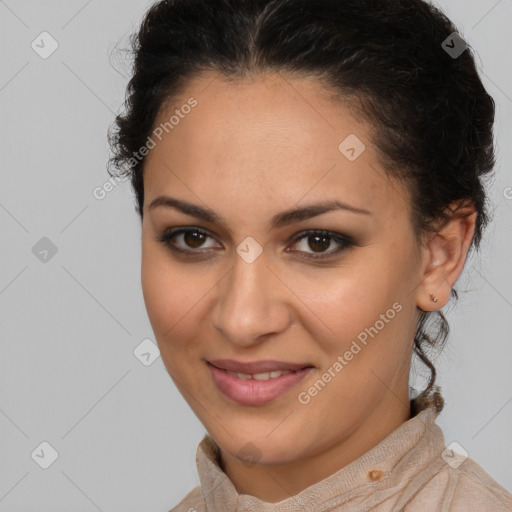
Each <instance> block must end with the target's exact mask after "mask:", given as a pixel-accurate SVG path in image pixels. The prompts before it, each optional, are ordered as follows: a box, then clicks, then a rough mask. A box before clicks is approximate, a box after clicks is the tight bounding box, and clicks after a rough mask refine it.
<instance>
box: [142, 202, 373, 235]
mask: <svg viewBox="0 0 512 512" xmlns="http://www.w3.org/2000/svg"><path fill="white" fill-rule="evenodd" d="M159 206H163V207H166V208H173V209H175V210H179V211H180V212H182V213H185V214H186V215H190V216H192V217H196V218H198V219H202V220H204V221H206V222H211V223H215V222H218V223H220V224H224V225H225V226H226V225H227V223H226V221H225V220H224V219H223V218H222V217H221V216H219V215H218V214H217V213H215V212H214V211H213V210H211V209H210V208H207V207H202V206H198V205H196V204H192V203H189V202H187V201H183V200H181V199H176V198H174V197H169V196H158V197H157V198H155V199H153V201H151V204H150V205H149V207H148V211H151V210H154V209H155V208H157V207H159ZM334 210H345V211H349V212H352V213H359V214H364V215H372V212H370V211H369V210H365V209H363V208H356V207H355V206H352V205H349V204H347V203H344V202H342V201H338V200H334V201H325V202H321V203H315V204H311V205H307V206H304V207H302V208H292V209H289V210H285V211H283V212H280V213H278V214H276V215H274V216H273V217H272V219H271V221H270V226H271V228H272V229H277V228H280V227H283V226H287V225H289V224H293V223H294V222H300V221H302V220H306V219H310V218H313V217H316V216H318V215H322V214H323V213H327V212H330V211H334Z"/></svg>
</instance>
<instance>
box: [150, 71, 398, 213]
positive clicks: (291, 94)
mask: <svg viewBox="0 0 512 512" xmlns="http://www.w3.org/2000/svg"><path fill="white" fill-rule="evenodd" d="M190 98H192V99H193V100H194V101H195V102H196V103H195V106H194V107H192V108H188V107H186V108H184V106H186V105H188V104H194V103H191V102H190ZM187 102H188V103H187ZM171 118H172V119H173V122H172V127H171V126H170V125H169V120H170V119H171ZM165 123H167V130H163V131H162V130H160V131H161V132H162V133H161V134H160V138H161V140H159V139H158V138H155V137H153V139H154V140H155V142H156V145H155V147H154V148H153V149H151V151H150V153H149V155H148V156H147V158H146V164H145V177H144V181H145V193H146V197H145V203H146V205H147V203H148V201H149V200H150V198H151V197H155V196H156V195H160V194H163V193H166V192H168V193H171V192H172V191H175V190H176V188H177V187H178V188H180V189H182V188H183V185H186V188H187V189H188V192H187V195H189V197H191V196H190V191H193V192H194V195H196V196H198V197H199V198H204V200H205V202H207V203H212V201H211V199H214V198H213V197H212V194H214V195H215V202H214V204H221V205H223V204H225V202H224V201H228V200H230V197H231V198H233V196H234V195H237V196H240V195H242V196H243V197H245V198H246V201H247V202H251V204H257V205H258V208H259V209H258V211H261V207H265V205H267V206H268V203H269V202H276V203H277V204H280V205H281V207H282V208H285V207H288V206H291V205H294V204H296V203H297V201H299V200H301V199H302V200H303V201H304V202H306V201H308V202H311V201H317V200H325V199H326V194H328V195H329V197H328V198H327V199H335V198H339V199H342V200H344V201H346V202H349V203H351V204H352V205H354V206H356V207H368V205H369V204H371V206H372V208H373V209H374V210H381V211H382V210H387V211H389V212H390V214H393V215H397V214H399V213H403V211H404V210H406V209H407V208H408V204H407V191H406V190H405V188H404V187H403V186H401V184H399V183H397V182H395V181H394V180H393V181H392V180H391V179H390V178H389V177H388V176H387V175H386V173H385V171H384V168H383V166H382V165H381V163H380V159H379V153H378V151H377V149H376V148H375V147H374V145H373V143H372V140H371V137H370V135H371V131H372V129H373V127H372V126H371V125H369V124H367V123H366V122H364V121H363V120H362V119H356V117H355V115H354V114H353V111H352V110H351V109H349V108H348V106H347V105H345V104H343V103H341V102H340V101H335V100H333V99H332V97H331V94H330V93H329V92H328V91H327V90H326V89H324V88H323V87H322V86H321V85H319V84H318V82H315V81H314V80H313V79H310V78H302V79H298V78H291V77H286V76H283V75H280V74H267V75H258V76H255V77H252V78H248V79H243V80H232V81H226V79H224V78H222V77H220V75H218V74H215V73H213V72H207V73H204V74H202V75H200V76H198V77H196V78H194V79H193V80H191V81H190V82H189V83H188V84H187V87H186V88H185V89H184V91H183V92H182V94H181V95H180V96H179V97H178V98H174V99H173V103H172V106H168V107H166V108H165V109H162V110H161V112H160V113H159V116H158V118H157V120H156V122H155V127H158V126H161V127H162V126H165ZM354 156H355V157H357V158H355V159H354ZM348 157H350V158H348ZM180 182H181V183H180ZM174 195H175V194H174ZM206 199H208V200H209V201H206ZM231 200H232V199H231ZM260 203H261V204H260ZM267 209H268V208H267Z"/></svg>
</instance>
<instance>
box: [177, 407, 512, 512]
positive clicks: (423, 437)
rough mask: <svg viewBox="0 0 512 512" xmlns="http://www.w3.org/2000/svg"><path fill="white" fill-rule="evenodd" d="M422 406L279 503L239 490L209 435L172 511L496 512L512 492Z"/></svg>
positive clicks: (511, 502) (510, 502)
mask: <svg viewBox="0 0 512 512" xmlns="http://www.w3.org/2000/svg"><path fill="white" fill-rule="evenodd" d="M436 417H437V411H436V409H435V408H434V407H433V405H429V406H427V407H426V408H425V409H423V410H422V411H421V412H419V413H418V414H417V415H416V416H414V417H413V418H411V419H410V420H408V421H406V422H405V423H403V424H402V425H400V427H398V428H397V429H396V430H395V431H393V432H391V434H389V435H388V436H387V437H386V438H385V439H383V440H382V441H381V442H380V443H378V444H377V445H376V446H374V447H373V448H372V449H371V450H369V451H368V452H366V453H364V454H363V455H361V456H360V457H359V458H358V459H356V460H354V461H353V462H351V463H350V464H348V465H347V466H345V467H343V468H342V469H340V470H339V471H337V472H336V473H334V474H332V475H330V476H329V477H327V478H325V479H324V480H322V481H320V482H317V483H316V484H313V485H311V486H309V487H308V488H306V489H304V490H303V491H302V492H300V493H299V494H296V495H295V496H291V497H290V498H287V499H284V500H282V501H280V502H278V503H267V502H263V501H261V500H259V499H258V498H255V497H254V496H250V495H247V494H239V493H238V492H237V490H236V489H235V487H234V485H233V484H232V482H231V480H230V479H229V478H228V476H227V475H226V474H225V473H224V472H223V471H222V469H221V467H220V465H219V459H218V447H217V446H216V444H215V442H214V441H213V439H212V438H211V437H210V436H209V435H208V434H207V435H205V437H204V438H203V440H202V441H201V442H200V444H199V446H198V448H197V455H196V464H197V470H198V474H199V479H200V482H201V486H200V487H196V488H195V489H193V490H192V491H191V492H190V493H189V494H188V495H187V496H186V497H185V498H184V499H183V500H182V501H181V502H180V503H179V504H178V505H177V506H176V507H174V508H173V509H172V510H171V511H170V512H297V511H310V512H335V511H340V512H341V511H343V512H356V511H357V512H362V511H368V510H372V511H379V512H399V511H406V512H413V511H414V512H434V511H435V512H447V511H450V512H467V511H475V512H491V511H492V512H501V511H508V512H510V511H512V495H511V494H510V493H509V492H508V491H507V490H506V489H504V488H503V487H502V486H501V485H499V484H498V483H497V482H495V481H494V480H493V479H492V478H491V477H490V476H489V475H488V474H487V473H486V472H485V471H484V470H483V469H482V468H481V467H480V466H479V465H478V464H477V463H476V462H474V461H473V460H471V459H470V458H464V457H463V456H459V455H457V453H455V452H453V451H451V450H448V449H447V448H446V446H445V441H444V435H443V432H442V430H441V429H440V428H439V426H438V425H437V424H436V423H435V419H436Z"/></svg>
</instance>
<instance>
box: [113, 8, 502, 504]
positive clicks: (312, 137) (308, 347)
mask: <svg viewBox="0 0 512 512" xmlns="http://www.w3.org/2000/svg"><path fill="white" fill-rule="evenodd" d="M133 43H134V50H135V66H134V74H133V77H132V79H131V81H130V83H129V86H128V97H127V102H126V112H125V113H124V114H123V115H120V116H118V118H117V125H116V131H115V133H111V143H112V147H113V148H114V156H113V158H112V162H111V163H113V164H114V165H115V166H116V167H117V168H119V169H122V171H121V173H123V174H125V175H127V176H129V177H130V178H131V180H132V185H133V189H134V191H135V194H136V198H137V207H138V212H139V214H140V217H141V221H142V288H143V293H144V300H145V304H146V307H147V311H148V316H149V319H150V322H151V325H152V328H153V330H154V334H155V337H156V340H157V342H158V345H159V349H160V353H161V356H162V359H163V362H164V364H165V366H166V368H167V370H168V372H169V375H170V376H171V378H172V379H173V381H174V382H175V384H176V386H177V387H178V389H179V390H180V392H181V393H182V394H183V396H184V398H185V399H186V400H187V402H188V403H189V405H190V407H191V408H192V410H193V411H194V412H195V414H196V415H197V417H198V418H199V419H200V421H201V422H202V423H203V425H204V426H205V428H206V430H207V432H208V434H207V435H206V436H205V437H204V439H203V440H202V442H201V443H200V445H199V447H198V451H197V464H198V471H199V476H200V481H201V487H198V488H196V489H194V490H192V491H191V492H190V493H189V494H188V495H187V496H186V497H185V498H184V499H183V501H182V502H181V503H180V504H179V505H178V506H176V507H175V508H173V509H172V510H173V511H175V512H182V511H194V510H197V511H206V510H207V511H209V512H220V511H227V512H232V511H242V510H243V511H249V510H250V511H269V512H270V511H274V512H278V511H279V512H281V511H283V512H284V511H292V510H314V511H316V512H318V511H337V510H343V511H356V510H358V511H360V510H381V511H388V510H389V511H391V510H393V511H395V510H407V511H422V512H424V511H426V510H429V511H430V510H436V511H439V510H443V511H444V510H451V511H455V510H479V511H483V510H489V511H490V510H492V511H498V510H511V509H512V499H511V495H510V494H509V493H508V492H507V491H506V490H505V489H504V488H503V487H501V486H500V485H499V484H498V483H497V482H495V481H494V480H493V479H492V478H491V477H490V476H489V475H488V474H487V473H486V472H485V471H484V470H483V469H482V468H481V467H480V466H479V465H477V464H476V463H475V462H473V461H472V460H471V459H470V458H467V457H466V456H465V454H464V453H463V451H462V453H460V454H458V453H457V449H455V448H457V447H454V446H448V447H446V446H445V441H444V437H443V434H442V431H441V430H440V428H439V427H438V426H437V425H436V423H435V419H436V416H437V415H438V414H439V412H440V411H441V409H442V408H443V398H442V396H441V393H440V390H439V388H438V387H436V386H435V376H436V373H435V368H434V366H433V365H432V363H431V362H430V360H429V357H428V355H429V349H430V348H432V347H434V346H440V345H442V343H443V341H444V339H445V338H446V336H447V333H448V325H447V322H446V320H445V318H444V316H443V314H442V313H441V311H440V309H441V308H442V307H443V306H445V305H446V304H447V303H448V301H449V300H450V298H451V297H452V296H454V297H455V298H457V294H456V292H455V290H454V289H453V286H454V284H455V282H456V281H457V279H458V277H459V275H460V274H461V272H462V270H463V267H464V263H465V261H466V258H467V255H468V253H469V251H470V250H471V249H473V248H474V247H476V248H478V246H479V243H480V240H481V237H482V232H483V229H484V227H485V226H486V224H487V223H488V220H489V219H488V213H487V210H486V194H485V190H484V186H483V178H484V177H485V176H486V175H487V174H489V173H490V172H491V171H492V169H493V166H494V148H493V136H492V127H493V122H494V102H493V100H492V98H491V97H490V96H489V95H488V94H487V92H486V91H485V89H484V87H483V85H482V83H481V81H480V79H479V77H478V74H477V72H476V69H475V63H474V59H473V54H472V52H471V50H470V49H469V48H468V47H467V45H466V44H465V42H464V41H463V39H462V38H461V37H460V36H458V35H457V33H456V29H455V27H454V25H453V24H452V23H451V22H450V21H449V20H448V19H447V18H446V17H445V16H444V15H443V14H442V13H441V12H440V11H439V10H437V9H436V8H434V7H432V6H431V5H429V4H427V3H426V2H423V1H421V0H386V1H379V2H375V1H370V0H321V1H319V0H316V1H314V0H273V1H270V0H194V1H192V0H175V1H162V2H158V3H156V4H155V5H154V6H152V7H151V8H150V9H149V11H148V12H147V14H146V16H145V19H144V21H143V23H142V26H141V28H140V31H139V33H138V37H136V38H134V40H133ZM435 315H437V316H438V331H437V333H432V332H429V330H428V329H427V320H432V317H434V316H435ZM414 354H416V355H417V356H419V358H420V359H421V361H423V363H425V364H426V365H427V367H428V368H429V370H430V372H431V375H430V380H429V382H428V383H427V385H426V387H425V389H424V390H423V391H422V392H421V393H419V394H418V395H417V396H416V395H414V394H412V393H411V392H410V388H409V373H410V368H411V358H412V356H413V355H414ZM459 451H461V450H460V447H459Z"/></svg>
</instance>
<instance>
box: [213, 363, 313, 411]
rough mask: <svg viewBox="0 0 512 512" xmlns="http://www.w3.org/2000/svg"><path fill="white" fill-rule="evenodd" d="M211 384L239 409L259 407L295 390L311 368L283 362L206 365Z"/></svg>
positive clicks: (306, 365) (310, 366)
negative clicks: (244, 406)
mask: <svg viewBox="0 0 512 512" xmlns="http://www.w3.org/2000/svg"><path fill="white" fill-rule="evenodd" d="M207 366H208V369H209V370H210V374H211V376H212V380H213V382H214V383H215V384H216V386H217V388H218V389H219V390H220V391H221V392H222V393H223V395H224V396H226V397H227V398H229V399H230V400H232V401H234V402H236V403H238V404H242V405H261V404H265V403H268V402H270V401H272V400H275V399H276V398H278V397H279V396H281V395H283V394H284V393H286V392H287V391H289V390H290V389H292V388H293V387H295V386H296V385H297V384H298V383H299V382H300V381H301V380H302V379H304V377H305V376H306V375H307V374H308V373H309V372H310V371H311V370H312V369H313V368H314V367H313V366H312V365H309V364H301V363H288V362H283V361H254V362H249V363H242V362H239V361H234V360H225V359H224V360H214V361H207Z"/></svg>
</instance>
